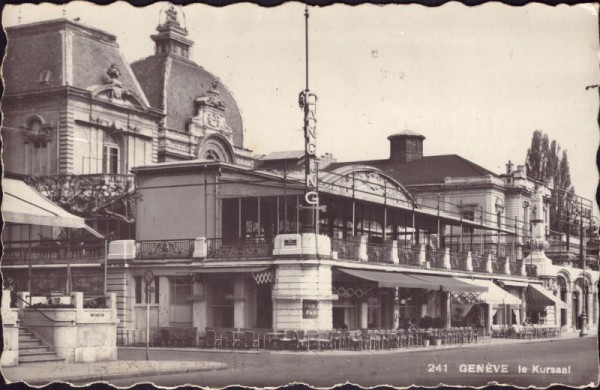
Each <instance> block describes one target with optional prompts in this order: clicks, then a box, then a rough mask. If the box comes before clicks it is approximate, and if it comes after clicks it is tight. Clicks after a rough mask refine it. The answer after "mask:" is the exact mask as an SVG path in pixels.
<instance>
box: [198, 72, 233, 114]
mask: <svg viewBox="0 0 600 390" xmlns="http://www.w3.org/2000/svg"><path fill="white" fill-rule="evenodd" d="M218 87H219V82H218V81H217V80H214V81H213V82H212V83H211V86H210V88H209V89H208V90H207V91H206V95H204V96H201V97H199V98H198V99H196V109H197V114H198V112H199V109H200V107H201V106H202V105H209V106H212V107H215V108H218V109H219V110H224V109H225V107H227V105H226V104H225V102H224V101H222V100H221V99H219V90H218ZM197 114H196V115H197Z"/></svg>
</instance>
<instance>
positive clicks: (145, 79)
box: [131, 5, 250, 163]
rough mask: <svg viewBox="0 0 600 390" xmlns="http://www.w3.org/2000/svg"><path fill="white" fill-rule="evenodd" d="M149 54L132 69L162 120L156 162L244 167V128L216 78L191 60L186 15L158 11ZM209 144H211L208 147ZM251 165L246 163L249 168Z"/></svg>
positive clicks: (234, 105) (176, 12) (225, 89)
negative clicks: (220, 162)
mask: <svg viewBox="0 0 600 390" xmlns="http://www.w3.org/2000/svg"><path fill="white" fill-rule="evenodd" d="M156 30H157V31H158V33H157V34H155V35H152V36H151V39H152V40H153V41H154V42H155V52H154V54H153V55H151V56H149V57H147V58H144V59H142V60H139V61H136V62H134V63H133V64H132V65H131V67H132V69H133V71H134V73H135V75H136V78H137V80H138V81H139V84H140V86H141V87H142V89H143V90H144V93H145V94H146V97H147V98H148V101H149V103H150V104H151V105H152V107H154V108H157V109H160V110H162V111H163V113H164V114H165V117H164V119H163V121H162V123H161V124H160V128H159V133H158V140H159V142H158V160H159V161H173V160H190V159H206V152H207V151H208V150H213V151H215V153H212V152H211V153H209V155H210V156H211V158H212V159H219V160H225V161H229V162H236V161H237V162H238V163H245V162H246V160H248V157H240V155H241V154H243V155H247V154H248V152H247V151H245V150H244V149H243V141H244V129H243V123H242V116H241V113H240V110H239V108H238V105H237V102H236V101H235V99H234V98H233V96H232V94H231V92H230V91H229V90H228V89H227V87H226V86H225V85H224V83H223V82H222V81H221V80H220V79H219V77H217V76H216V75H214V74H212V73H210V72H208V71H207V70H206V69H204V68H203V67H202V66H199V65H197V64H196V63H195V62H194V61H193V60H192V59H191V48H192V46H193V45H194V42H193V41H192V40H190V39H189V37H188V30H187V28H186V25H185V15H184V13H183V12H182V11H181V10H180V9H179V10H178V9H177V8H175V6H172V5H171V6H169V7H168V8H166V9H164V10H161V12H160V15H159V24H158V27H157V28H156ZM208 141H210V142H208ZM249 161H250V160H248V163H250V162H249Z"/></svg>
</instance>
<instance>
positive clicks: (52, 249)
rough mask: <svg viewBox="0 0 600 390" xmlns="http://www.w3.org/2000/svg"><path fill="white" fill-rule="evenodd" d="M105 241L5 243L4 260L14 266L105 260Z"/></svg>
mask: <svg viewBox="0 0 600 390" xmlns="http://www.w3.org/2000/svg"><path fill="white" fill-rule="evenodd" d="M104 252H105V246H104V241H99V240H97V241H81V240H42V241H12V242H5V243H4V255H3V256H2V260H3V261H6V262H7V263H10V264H12V265H27V264H29V262H30V261H31V262H34V263H40V262H43V263H44V264H60V263H66V262H69V263H80V262H86V261H97V260H101V259H103V258H104Z"/></svg>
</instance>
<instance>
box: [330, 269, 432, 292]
mask: <svg viewBox="0 0 600 390" xmlns="http://www.w3.org/2000/svg"><path fill="white" fill-rule="evenodd" d="M339 270H340V271H342V272H344V273H346V274H348V275H352V276H354V277H357V278H361V279H365V280H371V281H374V282H377V284H378V285H379V287H388V288H392V287H404V288H426V289H428V288H431V286H430V285H429V283H427V282H425V281H423V280H421V279H416V278H413V277H411V276H408V275H405V274H403V273H400V272H386V271H373V270H363V269H351V268H341V267H340V268H339Z"/></svg>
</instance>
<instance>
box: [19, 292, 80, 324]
mask: <svg viewBox="0 0 600 390" xmlns="http://www.w3.org/2000/svg"><path fill="white" fill-rule="evenodd" d="M17 299H18V300H20V301H23V302H25V304H26V305H27V306H29V308H30V309H33V310H35V311H36V312H38V313H40V314H41V315H42V316H44V317H46V319H47V320H49V321H51V322H70V323H71V325H75V320H55V319H53V318H50V317H48V316H47V315H46V314H45V313H43V312H41V311H40V310H38V308H37V307H35V306H32V305H31V304H30V303H29V302H27V301H26V300H24V299H23V298H21V297H20V296H18V295H17Z"/></svg>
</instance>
